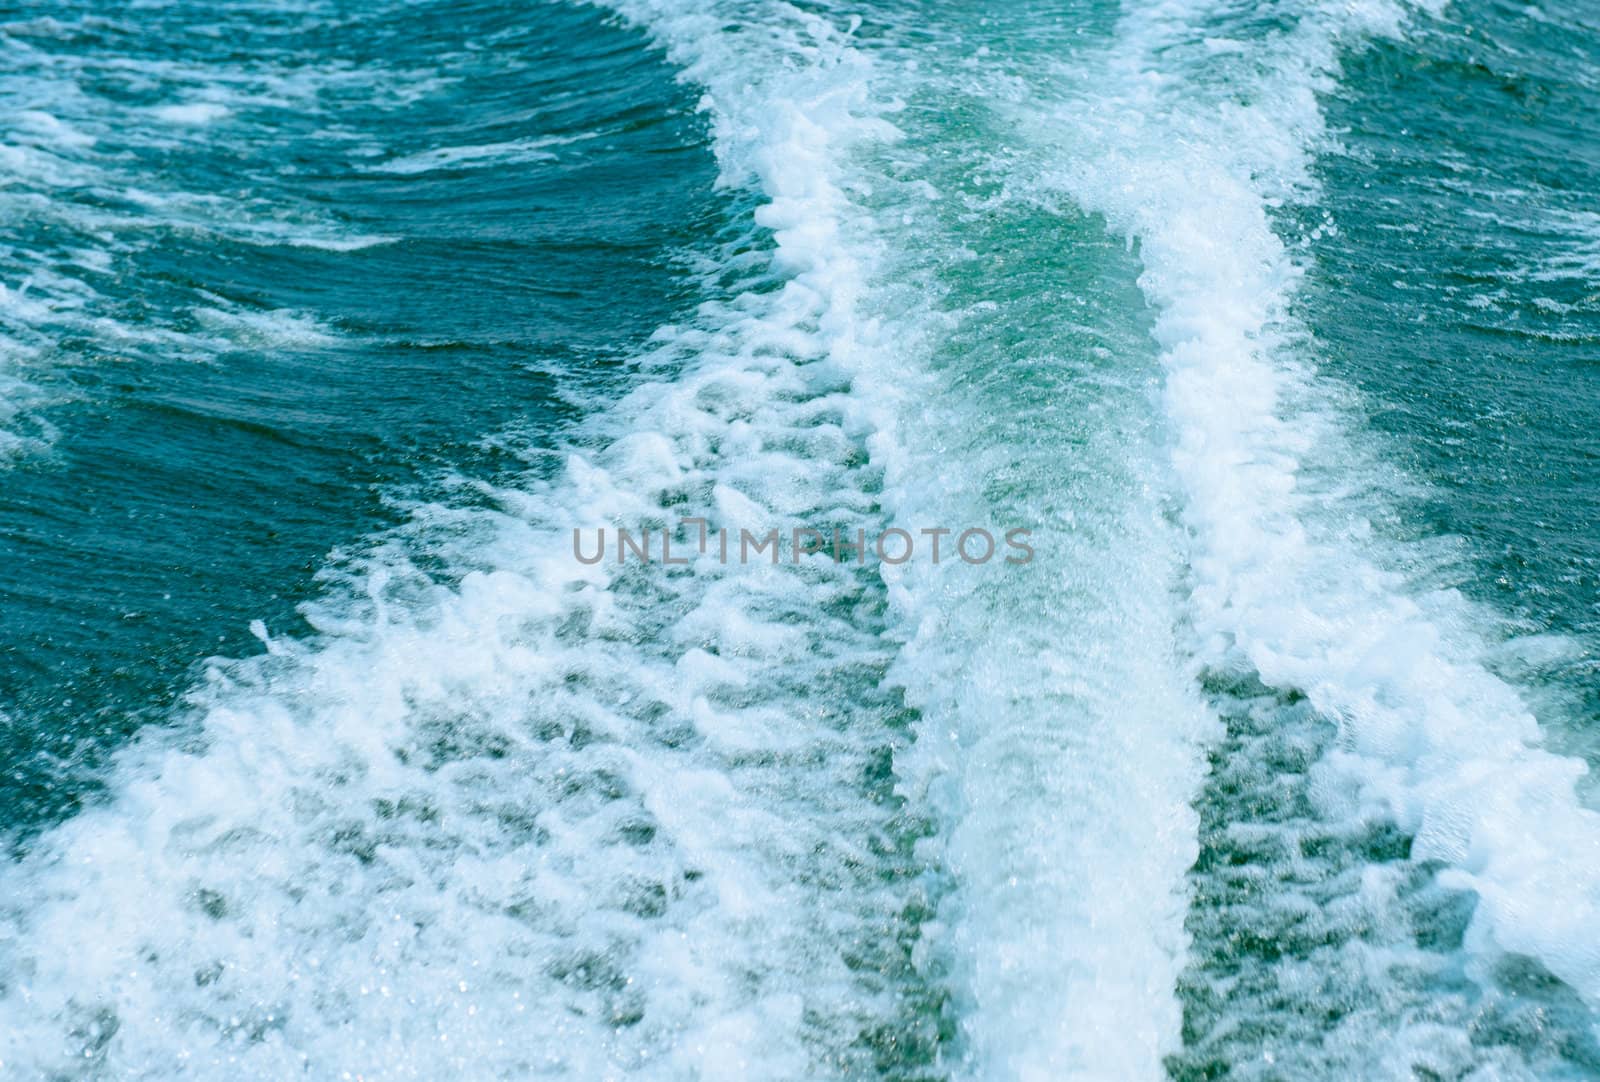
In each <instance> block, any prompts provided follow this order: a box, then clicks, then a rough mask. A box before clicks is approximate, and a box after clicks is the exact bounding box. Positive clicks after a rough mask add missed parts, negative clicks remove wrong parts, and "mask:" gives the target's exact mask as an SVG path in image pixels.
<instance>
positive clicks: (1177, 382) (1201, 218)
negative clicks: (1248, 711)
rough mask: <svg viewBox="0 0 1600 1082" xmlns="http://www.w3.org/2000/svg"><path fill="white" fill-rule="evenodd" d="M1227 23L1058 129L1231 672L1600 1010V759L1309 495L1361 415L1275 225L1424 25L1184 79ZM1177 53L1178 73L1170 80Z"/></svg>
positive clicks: (1039, 129)
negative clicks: (1347, 51) (1117, 260)
mask: <svg viewBox="0 0 1600 1082" xmlns="http://www.w3.org/2000/svg"><path fill="white" fill-rule="evenodd" d="M1206 14H1207V12H1206V8H1205V5H1200V4H1161V5H1153V6H1151V7H1149V8H1138V9H1135V10H1134V11H1133V12H1132V13H1130V14H1129V15H1128V16H1127V17H1126V18H1125V19H1124V20H1123V22H1122V24H1121V26H1120V28H1119V34H1118V43H1119V44H1118V46H1117V47H1116V49H1115V51H1114V53H1113V55H1111V56H1110V57H1109V59H1108V62H1107V63H1106V64H1105V65H1104V66H1101V67H1096V68H1094V69H1093V70H1092V71H1091V72H1089V73H1088V75H1087V77H1084V76H1082V75H1080V74H1072V73H1062V74H1061V78H1062V79H1063V80H1064V81H1066V82H1070V83H1072V84H1073V85H1074V86H1075V87H1076V92H1075V93H1074V95H1073V97H1072V100H1071V102H1070V104H1069V105H1067V106H1065V107H1063V108H1061V109H1060V110H1059V111H1057V112H1054V113H1053V114H1052V115H1051V116H1050V117H1049V118H1048V120H1045V119H1044V118H1039V121H1040V122H1039V123H1038V124H1037V125H1036V126H1034V127H1033V133H1034V135H1035V136H1036V137H1037V138H1038V139H1039V140H1040V141H1041V142H1043V143H1046V144H1050V145H1054V146H1056V147H1057V148H1059V149H1060V150H1061V152H1062V153H1063V154H1065V155H1067V156H1069V159H1070V161H1071V162H1073V163H1074V164H1072V165H1068V166H1061V167H1057V169H1056V170H1055V172H1054V175H1053V176H1051V177H1050V179H1049V181H1048V182H1047V185H1048V186H1049V187H1053V188H1056V189H1058V190H1065V191H1068V192H1070V193H1072V195H1073V196H1074V197H1075V198H1077V199H1078V200H1080V201H1081V202H1082V203H1083V204H1084V205H1085V206H1086V207H1088V208H1089V209H1091V210H1095V211H1098V212H1101V213H1103V214H1105V215H1106V217H1107V219H1108V221H1109V222H1110V223H1111V225H1112V227H1113V228H1114V229H1116V230H1117V231H1119V232H1123V233H1126V234H1127V235H1129V236H1130V237H1132V238H1136V239H1137V241H1138V243H1139V253H1140V257H1141V259H1142V260H1143V263H1144V266H1145V273H1144V275H1143V277H1142V278H1141V285H1142V287H1143V289H1144V291H1145V294H1146V296H1147V297H1148V299H1149V301H1150V303H1151V305H1152V307H1153V308H1154V309H1155V310H1156V311H1157V313H1158V314H1159V315H1158V320H1157V324H1156V328H1155V335H1156V338H1157V340H1158V342H1159V344H1160V346H1161V349H1162V351H1163V362H1164V364H1165V366H1166V369H1167V387H1166V392H1165V405H1166V410H1167V413H1168V415H1169V416H1170V418H1171V420H1172V423H1173V426H1174V428H1175V432H1176V438H1177V446H1176V449H1175V451H1174V455H1173V461H1174V464H1175V466H1176V469H1177V471H1178V473H1179V475H1180V477H1181V478H1182V481H1183V485H1184V488H1185V491H1186V499H1187V506H1186V509H1185V513H1184V521H1185V523H1186V525H1187V527H1188V529H1189V530H1190V531H1191V533H1192V535H1193V538H1194V556H1193V565H1194V572H1195V576H1196V585H1195V590H1194V594H1193V604H1194V610H1195V619H1196V624H1197V629H1198V632H1199V634H1200V638H1201V649H1202V652H1203V655H1204V656H1205V658H1206V659H1207V660H1208V662H1209V663H1211V664H1213V665H1216V666H1220V667H1224V668H1232V667H1243V668H1245V669H1247V670H1253V671H1255V672H1256V673H1259V674H1260V676H1261V678H1262V679H1263V680H1264V681H1265V682H1266V683H1267V684H1269V685H1270V686H1273V687H1277V688H1292V689H1298V690H1300V691H1303V692H1304V693H1305V694H1306V695H1308V696H1309V697H1310V699H1311V701H1312V703H1313V704H1314V705H1315V706H1316V707H1317V709H1318V710H1320V711H1321V712H1323V713H1324V714H1325V715H1327V716H1329V717H1331V718H1334V719H1336V720H1337V721H1338V722H1339V725H1340V729H1341V733H1342V737H1341V740H1340V749H1339V750H1338V751H1337V752H1336V753H1334V754H1333V755H1332V756H1331V757H1330V759H1329V760H1328V761H1327V762H1326V763H1325V764H1324V768H1323V769H1324V772H1325V774H1326V780H1327V783H1328V784H1327V786H1326V793H1327V794H1329V796H1328V799H1329V800H1330V801H1334V800H1335V798H1334V797H1333V796H1332V795H1331V794H1333V793H1336V792H1342V791H1348V790H1349V789H1350V788H1351V787H1354V789H1355V791H1356V792H1357V793H1358V795H1359V800H1360V804H1359V807H1358V808H1344V809H1339V808H1338V807H1337V806H1336V802H1335V804H1332V805H1330V808H1329V813H1330V814H1338V813H1339V812H1340V811H1341V810H1342V811H1343V812H1346V813H1350V814H1364V815H1370V816H1374V817H1388V816H1392V817H1393V818H1394V820H1395V821H1397V822H1398V823H1399V824H1400V826H1401V827H1402V828H1403V829H1405V830H1407V831H1411V832H1415V842H1414V845H1413V848H1412V856H1413V857H1414V858H1415V859H1418V860H1432V859H1437V860H1441V861H1445V862H1448V863H1449V864H1450V865H1451V866H1452V870H1451V871H1449V872H1448V873H1447V875H1446V876H1445V877H1444V878H1445V879H1446V881H1447V882H1449V883H1451V884H1455V885H1460V886H1464V887H1470V888H1471V889H1473V890H1475V891H1476V892H1477V895H1478V897H1479V900H1480V901H1479V905H1478V908H1477V910H1476V914H1475V916H1474V918H1473V924H1472V929H1471V932H1470V936H1469V938H1470V940H1471V945H1472V946H1474V947H1475V948H1476V949H1477V950H1478V951H1479V952H1480V954H1486V955H1488V956H1490V957H1492V956H1494V955H1495V954H1496V953H1497V952H1499V951H1512V952H1519V953H1526V954H1531V955H1534V956H1536V957H1538V958H1539V959H1540V960H1541V961H1542V962H1543V963H1544V964H1545V965H1547V966H1548V967H1549V968H1550V970H1551V971H1552V972H1554V973H1556V974H1557V975H1558V976H1560V977H1561V978H1562V979H1563V980H1565V981H1567V982H1568V983H1569V984H1571V985H1572V986H1573V987H1574V988H1575V989H1577V990H1579V991H1580V992H1581V993H1582V994H1583V995H1585V996H1587V997H1589V998H1590V1000H1591V1001H1596V1000H1600V946H1597V944H1600V934H1597V933H1600V860H1596V859H1595V858H1596V856H1597V855H1600V816H1597V815H1596V814H1595V813H1594V812H1592V811H1590V810H1588V809H1586V808H1584V807H1582V806H1581V805H1580V803H1579V801H1578V799H1577V797H1576V796H1575V793H1574V783H1575V781H1576V779H1577V778H1578V777H1579V776H1580V775H1581V774H1582V773H1583V771H1584V766H1583V764H1582V763H1580V762H1578V761H1576V760H1573V759H1567V758H1562V757H1559V756H1556V755H1553V754H1550V753H1549V752H1547V751H1544V750H1542V748H1541V747H1540V732H1539V727H1538V725H1537V724H1536V722H1535V720H1534V718H1533V716H1532V715H1531V713H1530V712H1529V710H1528V709H1527V707H1526V706H1525V705H1524V703H1523V701H1522V700H1521V698H1520V696H1519V694H1518V693H1517V691H1516V690H1515V689H1514V688H1513V687H1511V686H1509V685H1508V684H1506V683H1505V682H1504V681H1503V680H1501V679H1499V678H1497V677H1496V676H1494V675H1492V674H1491V672H1490V671H1489V670H1488V669H1487V668H1486V667H1485V665H1484V664H1483V663H1482V662H1481V661H1480V660H1479V657H1480V655H1481V653H1482V651H1483V649H1484V647H1483V645H1482V643H1481V641H1480V640H1481V635H1480V633H1479V628H1480V626H1481V622H1480V620H1479V619H1478V617H1477V616H1476V615H1475V614H1474V613H1473V612H1472V610H1471V608H1470V606H1469V605H1468V604H1467V603H1466V602H1465V601H1463V600H1462V599H1461V598H1460V597H1458V596H1456V595H1454V594H1453V593H1449V592H1445V593H1435V594H1422V593H1418V592H1417V591H1416V590H1414V589H1413V588H1411V587H1410V586H1409V585H1408V584H1407V583H1406V582H1405V581H1404V580H1403V579H1402V578H1401V577H1400V576H1399V575H1397V574H1394V573H1391V572H1389V571H1386V570H1384V568H1385V566H1386V565H1387V563H1388V562H1389V561H1388V560H1387V559H1386V558H1384V557H1383V555H1382V552H1381V550H1380V549H1378V548H1376V547H1374V546H1375V545H1376V542H1370V541H1363V540H1362V539H1361V538H1360V536H1359V532H1360V531H1359V530H1357V529H1350V528H1346V529H1343V530H1342V531H1335V530H1334V529H1333V528H1332V527H1331V525H1330V522H1329V518H1328V516H1326V515H1324V514H1322V513H1321V509H1319V506H1318V501H1319V499H1320V498H1321V497H1319V496H1318V494H1316V493H1315V492H1314V491H1311V490H1310V489H1308V487H1307V486H1306V485H1305V484H1304V483H1303V481H1302V480H1301V475H1302V473H1303V472H1304V471H1305V470H1306V469H1307V468H1308V467H1311V466H1317V465H1319V464H1327V465H1330V466H1337V465H1338V464H1337V463H1336V462H1328V461H1327V460H1326V459H1324V458H1322V457H1320V456H1324V455H1326V454H1328V453H1329V448H1330V447H1332V448H1335V449H1336V448H1337V446H1338V444H1337V443H1329V442H1327V441H1325V440H1323V439H1322V435H1323V434H1326V433H1330V432H1336V431H1337V430H1338V429H1339V427H1340V423H1341V422H1340V420H1339V418H1337V417H1336V416H1332V415H1330V414H1328V413H1327V412H1326V411H1325V410H1320V409H1318V408H1317V407H1315V406H1314V405H1307V402H1308V401H1310V400H1312V399H1314V398H1315V395H1314V393H1313V392H1314V391H1315V389H1316V385H1315V384H1314V382H1312V377H1311V376H1310V375H1309V373H1308V371H1307V369H1306V368H1305V367H1304V363H1303V362H1304V355H1305V352H1306V351H1305V349H1304V336H1303V334H1302V332H1301V331H1300V329H1299V328H1298V327H1296V325H1295V323H1294V321H1293V319H1292V317H1291V316H1290V313H1289V305H1290V302H1291V300H1292V297H1293V294H1294V290H1295V288H1296V283H1297V280H1298V278H1299V276H1300V273H1301V268H1300V267H1299V265H1298V264H1297V263H1296V261H1295V259H1294V258H1293V257H1292V256H1291V254H1290V253H1289V251H1288V250H1287V249H1286V248H1285V245H1284V244H1283V243H1282V241H1280V239H1279V238H1278V236H1277V235H1276V233H1275V232H1274V230H1273V226H1272V221H1271V219H1270V217H1269V208H1270V207H1271V206H1274V205H1276V204H1277V202H1279V201H1283V200H1293V199H1305V198H1309V197H1311V196H1312V195H1313V194H1314V186H1313V185H1312V184H1311V182H1310V180H1309V172H1308V168H1309V165H1310V162H1311V156H1312V154H1313V153H1314V152H1315V151H1316V149H1317V148H1318V147H1319V146H1320V145H1321V144H1322V142H1323V141H1324V140H1325V139H1326V138H1327V136H1326V133H1325V130H1324V125H1323V118H1322V113H1321V110H1320V108H1319V105H1318V102H1317V94H1318V93H1319V92H1320V91H1322V90H1324V89H1326V88H1328V87H1330V86H1331V85H1332V79H1333V77H1334V75H1335V73H1336V70H1337V55H1338V50H1339V48H1340V47H1341V42H1345V41H1353V40H1359V39H1360V38H1361V37H1362V36H1364V35H1372V34H1393V33H1397V32H1399V28H1400V26H1401V24H1402V21H1403V17H1404V10H1403V9H1402V8H1401V7H1400V6H1398V5H1392V4H1386V3H1365V4H1350V5H1327V6H1325V7H1319V6H1314V5H1307V6H1306V7H1305V8H1304V10H1303V11H1302V12H1301V15H1302V17H1301V18H1300V19H1299V21H1298V25H1297V26H1296V27H1295V28H1294V29H1293V30H1292V31H1289V32H1287V33H1285V34H1283V35H1280V36H1274V37H1270V38H1268V39H1266V40H1265V41H1264V43H1263V44H1262V45H1260V46H1259V47H1258V52H1257V54H1256V55H1255V56H1253V57H1250V58H1249V62H1250V63H1251V64H1252V65H1253V66H1252V67H1248V68H1239V69H1236V70H1235V72H1234V73H1233V78H1232V80H1231V81H1227V82H1224V83H1222V84H1221V85H1225V86H1227V88H1228V90H1229V94H1228V96H1227V98H1226V100H1218V99H1217V98H1215V97H1213V96H1212V95H1210V94H1208V93H1206V92H1205V89H1204V86H1205V84H1201V83H1197V82H1194V81H1191V80H1189V79H1186V78H1185V77H1184V75H1183V74H1182V72H1181V71H1178V70H1175V69H1174V64H1175V58H1179V57H1182V56H1184V55H1185V54H1184V53H1183V52H1182V48H1183V47H1184V45H1185V43H1186V42H1189V43H1192V42H1194V41H1195V40H1196V35H1197V34H1198V30H1197V28H1198V26H1199V25H1200V24H1201V23H1202V21H1203V19H1204V17H1205V16H1206ZM1158 54H1159V56H1160V59H1159V60H1158V59H1157V57H1158Z"/></svg>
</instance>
